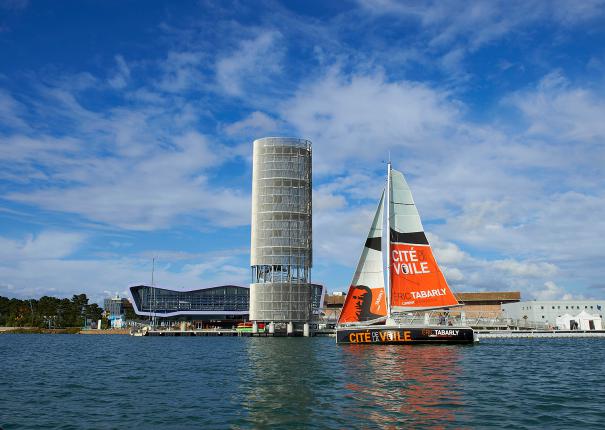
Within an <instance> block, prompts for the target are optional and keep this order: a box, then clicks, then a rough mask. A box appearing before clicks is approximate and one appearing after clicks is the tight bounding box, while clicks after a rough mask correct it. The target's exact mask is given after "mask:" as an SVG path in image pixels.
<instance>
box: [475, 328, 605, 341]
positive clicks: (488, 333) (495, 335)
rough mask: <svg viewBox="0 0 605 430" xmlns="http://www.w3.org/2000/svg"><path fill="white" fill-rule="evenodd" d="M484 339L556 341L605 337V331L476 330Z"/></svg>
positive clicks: (480, 337)
mask: <svg viewBox="0 0 605 430" xmlns="http://www.w3.org/2000/svg"><path fill="white" fill-rule="evenodd" d="M476 333H477V334H478V336H479V340H482V339H534V338H544V339H554V338H581V337H591V338H595V337H605V330H476Z"/></svg>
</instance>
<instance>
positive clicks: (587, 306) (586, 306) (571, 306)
mask: <svg viewBox="0 0 605 430" xmlns="http://www.w3.org/2000/svg"><path fill="white" fill-rule="evenodd" d="M596 307H597V309H599V310H600V309H601V305H596ZM589 308H590V309H594V307H593V305H590V306H589V305H584V309H589ZM540 309H542V310H543V309H544V306H540ZM552 309H555V306H554V305H553V306H552ZM557 309H562V306H561V305H557ZM565 309H571V310H573V309H581V307H580V306H579V305H576V306H575V307H574V305H565ZM521 310H524V311H525V310H531V306H521Z"/></svg>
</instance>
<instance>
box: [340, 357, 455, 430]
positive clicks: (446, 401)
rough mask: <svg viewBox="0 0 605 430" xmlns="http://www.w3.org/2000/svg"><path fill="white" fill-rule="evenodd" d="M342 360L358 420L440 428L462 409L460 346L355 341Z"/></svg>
mask: <svg viewBox="0 0 605 430" xmlns="http://www.w3.org/2000/svg"><path fill="white" fill-rule="evenodd" d="M343 359H344V371H345V374H346V376H345V378H346V379H347V380H348V381H350V382H349V383H348V384H347V385H346V391H347V396H348V397H349V399H350V401H351V405H349V406H352V409H353V412H352V414H353V415H354V416H355V421H357V422H366V423H368V424H369V423H373V425H376V426H380V427H383V428H398V427H401V426H402V425H405V426H406V427H409V426H412V427H416V426H417V427H421V428H427V427H429V428H442V427H450V426H452V424H453V422H454V421H455V420H456V415H457V414H458V413H462V408H463V405H464V402H463V400H462V395H461V387H460V385H459V382H458V378H459V375H460V366H459V362H460V346H445V345H426V346H421V345H417V346H416V345H415V346H401V345H368V346H363V345H354V346H351V347H347V348H343Z"/></svg>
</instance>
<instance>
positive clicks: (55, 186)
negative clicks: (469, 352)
mask: <svg viewBox="0 0 605 430" xmlns="http://www.w3.org/2000/svg"><path fill="white" fill-rule="evenodd" d="M0 59H1V61H0V295H3V296H8V297H20V298H27V297H39V296H41V295H43V294H49V295H55V296H71V295H72V294H76V293H80V292H85V293H86V294H88V295H89V296H90V297H91V298H92V299H93V300H95V301H100V300H102V298H103V297H104V296H105V295H106V294H110V293H111V294H114V293H116V292H117V293H120V294H125V292H126V289H127V287H128V286H129V285H133V284H140V283H149V282H150V278H151V261H152V258H153V257H156V259H157V263H156V271H155V275H156V283H157V284H158V285H160V286H166V287H173V288H194V287H203V286H215V285H219V284H226V283H230V284H240V285H246V284H247V283H248V282H249V277H250V275H249V272H250V270H249V246H250V194H251V156H252V146H251V142H252V140H254V139H255V138H259V137H264V136H296V137H303V138H308V139H310V140H311V141H312V142H313V169H314V172H313V174H314V178H313V179H314V184H313V200H314V202H313V204H314V207H313V208H314V214H313V228H314V231H313V234H314V268H313V280H314V281H315V282H320V283H324V284H325V285H326V286H327V288H328V290H330V291H338V290H345V289H346V288H347V287H348V284H349V282H350V279H351V277H352V272H353V270H354V267H355V264H356V262H357V258H358V257H359V253H360V252H361V245H362V244H363V241H364V240H365V236H366V234H367V230H368V228H369V223H370V221H371V217H372V213H373V210H374V207H375V205H376V203H377V201H378V198H379V197H380V192H381V189H382V187H383V183H384V171H385V164H384V161H385V160H386V159H387V158H388V154H389V151H390V154H391V159H392V160H393V164H394V167H395V168H397V169H398V170H401V171H403V172H404V173H405V174H406V176H407V178H408V181H409V183H410V186H411V187H412V190H413V192H414V196H415V200H416V203H417V206H418V208H419V210H420V213H421V216H422V218H423V222H424V225H425V229H426V230H427V232H428V233H429V239H430V241H431V243H432V245H433V247H434V248H435V251H436V254H437V258H438V261H439V262H440V264H441V265H442V267H443V269H444V271H445V273H446V277H447V279H448V281H449V282H450V284H451V285H452V287H453V289H454V290H455V291H489V290H520V291H521V292H522V296H523V298H526V299H534V298H535V299H560V298H571V297H573V298H603V297H605V280H604V279H603V278H604V276H605V270H604V269H603V267H604V266H605V244H604V243H603V240H605V173H604V168H605V98H604V95H605V2H603V1H601V0H583V1H581V2H580V1H564V0H561V1H557V0H552V1H546V0H545V1H532V0H522V1H514V0H507V1H489V2H488V1H477V2H472V1H469V2H459V1H434V2H433V1H425V2H422V1H406V2H403V1H402V2H398V1H391V0H375V1H373V0H359V1H334V2H325V1H308V0H296V1H288V2H273V1H266V2H244V1H241V2H238V1H217V2H211V1H182V2H159V1H154V2H149V1H144V0H141V1H124V2H104V1H66V2H56V1H50V0H48V1H44V0H40V1H35V2H33V1H32V2H28V1H26V0H0Z"/></svg>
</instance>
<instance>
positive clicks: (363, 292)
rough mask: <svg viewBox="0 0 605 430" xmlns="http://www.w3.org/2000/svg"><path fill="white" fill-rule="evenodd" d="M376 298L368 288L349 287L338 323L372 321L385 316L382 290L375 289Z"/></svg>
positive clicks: (363, 286)
mask: <svg viewBox="0 0 605 430" xmlns="http://www.w3.org/2000/svg"><path fill="white" fill-rule="evenodd" d="M375 290H376V293H377V294H376V297H374V296H375V295H374V292H373V291H372V289H371V288H370V287H367V286H365V285H356V286H354V287H351V289H350V291H349V294H348V295H347V299H346V302H345V305H344V306H343V310H342V314H341V316H340V319H339V321H340V322H341V323H351V322H363V321H372V320H375V319H377V318H381V317H384V316H385V315H386V312H385V308H386V303H385V298H384V289H382V288H380V289H378V288H377V289H375Z"/></svg>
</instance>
